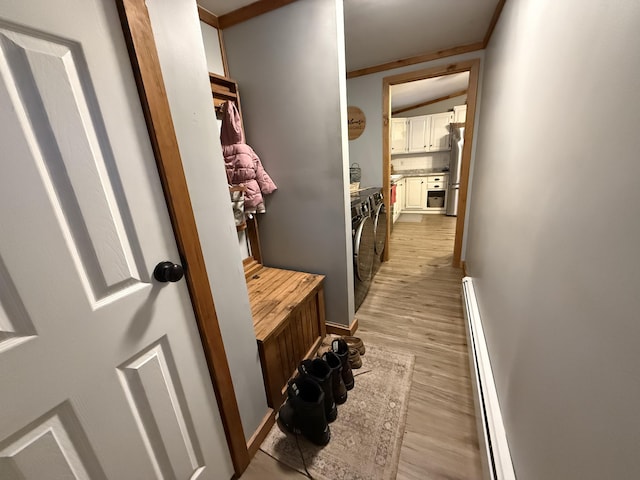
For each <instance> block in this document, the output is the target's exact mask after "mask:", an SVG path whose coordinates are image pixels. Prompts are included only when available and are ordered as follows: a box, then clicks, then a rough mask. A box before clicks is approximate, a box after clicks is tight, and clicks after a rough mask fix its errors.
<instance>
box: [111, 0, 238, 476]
mask: <svg viewBox="0 0 640 480" xmlns="http://www.w3.org/2000/svg"><path fill="white" fill-rule="evenodd" d="M117 5H118V11H119V14H120V21H121V23H122V29H123V32H124V37H125V40H126V43H127V48H128V50H129V56H130V59H131V64H132V67H133V72H134V75H135V78H136V84H137V86H138V94H139V96H140V101H141V103H142V108H143V111H144V115H145V120H146V122H147V129H148V131H149V137H150V140H151V144H152V146H153V152H154V155H155V157H156V163H157V166H158V172H159V174H160V180H161V183H162V187H163V190H164V195H165V199H166V202H167V207H168V209H169V215H170V218H171V223H172V225H173V230H174V234H175V237H176V242H177V244H178V251H179V252H180V257H181V258H182V259H183V261H184V262H185V263H186V266H187V268H186V269H185V277H186V280H187V285H188V288H189V294H190V296H191V304H192V306H193V310H194V313H195V317H196V322H197V324H198V329H199V331H200V337H201V339H202V346H203V349H204V353H205V357H206V360H207V365H208V367H209V373H210V375H211V381H212V383H213V386H214V391H215V394H216V399H217V401H218V407H219V409H220V416H221V419H222V423H223V426H224V431H225V435H226V438H227V444H228V446H229V451H230V453H231V461H232V463H233V467H234V470H235V472H236V474H237V475H238V476H239V475H240V474H242V472H244V471H245V470H246V468H247V466H248V465H249V460H250V459H249V451H248V450H247V444H246V440H245V436H244V431H243V428H242V422H241V418H240V411H239V409H238V403H237V401H236V395H235V391H234V388H233V383H232V380H231V372H230V371H229V364H228V362H227V356H226V353H225V349H224V344H223V342H222V335H221V333H220V325H219V324H218V317H217V315H216V310H215V306H214V302H213V295H212V293H211V287H210V284H209V277H208V275H207V271H206V267H205V263H204V257H203V254H202V248H201V245H200V239H199V237H198V230H197V227H196V222H195V217H194V214H193V208H192V205H191V199H190V197H189V190H188V188H187V181H186V178H185V175H184V170H183V168H182V159H181V157H180V151H179V149H178V141H177V138H176V133H175V129H174V126H173V119H172V117H171V111H170V109H169V101H168V99H167V93H166V90H165V86H164V80H163V78H162V71H161V68H160V59H159V58H158V52H157V50H156V44H155V41H154V37H153V31H152V27H151V20H150V18H149V12H148V10H147V7H146V5H145V0H117Z"/></svg>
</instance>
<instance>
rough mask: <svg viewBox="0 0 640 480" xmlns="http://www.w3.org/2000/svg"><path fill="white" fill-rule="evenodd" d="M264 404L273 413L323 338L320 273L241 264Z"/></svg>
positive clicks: (323, 311) (322, 300) (323, 325)
mask: <svg viewBox="0 0 640 480" xmlns="http://www.w3.org/2000/svg"><path fill="white" fill-rule="evenodd" d="M245 276H246V278H247V290H248V293H249V303H250V304H251V313H252V315H253V328H254V330H255V334H256V339H257V341H258V353H259V355H260V363H261V364H262V374H263V378H264V386H265V390H266V393H267V404H268V405H269V406H270V407H271V408H274V409H277V408H278V407H279V406H280V405H281V404H282V402H283V401H284V399H285V397H286V388H287V381H288V380H289V379H290V378H291V377H292V376H293V375H295V374H296V369H297V367H298V364H299V363H300V362H301V361H302V360H303V359H305V358H313V356H314V355H315V352H316V350H317V349H318V347H319V346H320V344H321V343H322V339H323V338H324V336H325V334H326V327H325V310H324V288H323V282H324V275H314V274H311V273H303V272H296V271H292V270H281V269H277V268H269V267H263V266H262V265H260V264H257V263H255V262H254V265H253V266H248V265H245Z"/></svg>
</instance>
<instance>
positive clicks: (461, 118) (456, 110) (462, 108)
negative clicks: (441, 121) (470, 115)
mask: <svg viewBox="0 0 640 480" xmlns="http://www.w3.org/2000/svg"><path fill="white" fill-rule="evenodd" d="M466 121H467V106H466V105H457V106H455V107H453V123H465V122H466Z"/></svg>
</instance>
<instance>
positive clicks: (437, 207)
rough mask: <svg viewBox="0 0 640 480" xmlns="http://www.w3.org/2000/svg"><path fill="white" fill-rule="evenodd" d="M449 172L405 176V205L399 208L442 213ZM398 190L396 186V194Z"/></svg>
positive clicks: (444, 206)
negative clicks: (422, 175)
mask: <svg viewBox="0 0 640 480" xmlns="http://www.w3.org/2000/svg"><path fill="white" fill-rule="evenodd" d="M448 179H449V174H447V173H444V174H438V175H428V176H425V177H408V178H405V179H404V180H405V190H406V191H405V194H404V198H405V205H404V206H403V208H402V209H401V210H400V211H402V210H405V209H406V210H412V211H420V212H424V213H444V212H445V208H446V206H447V203H446V200H447V199H446V196H447V184H448ZM399 193H400V192H399V191H398V190H397V187H396V195H398V194H399Z"/></svg>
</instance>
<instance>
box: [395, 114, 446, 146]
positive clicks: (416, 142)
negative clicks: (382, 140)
mask: <svg viewBox="0 0 640 480" xmlns="http://www.w3.org/2000/svg"><path fill="white" fill-rule="evenodd" d="M452 121H453V113H452V112H444V113H436V114H434V115H420V116H418V117H409V119H408V153H420V152H441V151H445V150H451V143H450V141H449V138H450V132H449V124H450V123H451V122H452ZM391 153H396V152H394V151H393V150H392V151H391Z"/></svg>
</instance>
